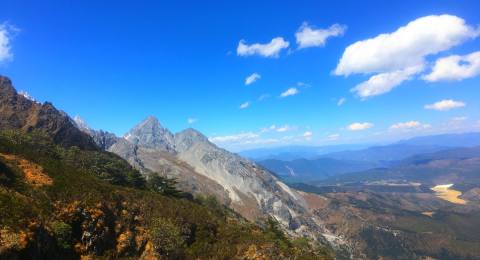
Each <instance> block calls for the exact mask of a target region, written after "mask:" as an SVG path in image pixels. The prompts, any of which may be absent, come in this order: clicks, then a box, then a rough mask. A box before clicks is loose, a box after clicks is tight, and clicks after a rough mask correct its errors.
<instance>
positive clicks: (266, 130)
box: [260, 125, 277, 133]
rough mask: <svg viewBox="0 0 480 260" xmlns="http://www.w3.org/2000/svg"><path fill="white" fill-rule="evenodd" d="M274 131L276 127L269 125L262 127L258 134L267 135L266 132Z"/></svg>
mask: <svg viewBox="0 0 480 260" xmlns="http://www.w3.org/2000/svg"><path fill="white" fill-rule="evenodd" d="M275 129H277V126H276V125H271V126H269V127H264V128H262V129H260V133H267V132H270V131H273V130H275Z"/></svg>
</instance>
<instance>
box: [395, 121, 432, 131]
mask: <svg viewBox="0 0 480 260" xmlns="http://www.w3.org/2000/svg"><path fill="white" fill-rule="evenodd" d="M430 127H431V126H430V125H429V124H422V123H420V122H418V121H408V122H401V123H396V124H393V125H391V126H390V130H392V131H394V130H412V129H421V128H430Z"/></svg>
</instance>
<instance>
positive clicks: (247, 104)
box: [240, 101, 250, 109]
mask: <svg viewBox="0 0 480 260" xmlns="http://www.w3.org/2000/svg"><path fill="white" fill-rule="evenodd" d="M249 106H250V102H248V101H247V102H245V103H242V104H241V105H240V109H245V108H247V107H249Z"/></svg>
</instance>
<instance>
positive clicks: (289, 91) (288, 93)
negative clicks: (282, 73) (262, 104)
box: [280, 88, 300, 97]
mask: <svg viewBox="0 0 480 260" xmlns="http://www.w3.org/2000/svg"><path fill="white" fill-rule="evenodd" d="M298 93H300V91H298V89H297V88H289V89H287V90H285V91H284V92H282V93H281V94H280V97H288V96H294V95H296V94H298Z"/></svg>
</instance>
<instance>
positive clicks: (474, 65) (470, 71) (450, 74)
mask: <svg viewBox="0 0 480 260" xmlns="http://www.w3.org/2000/svg"><path fill="white" fill-rule="evenodd" d="M477 75H480V51H477V52H473V53H470V54H468V55H464V56H460V55H451V56H448V57H443V58H439V59H438V60H437V61H436V62H435V65H434V66H433V69H432V72H430V73H429V74H428V75H425V76H424V77H423V79H424V80H426V81H430V82H435V81H454V80H458V81H460V80H463V79H467V78H472V77H475V76H477Z"/></svg>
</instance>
